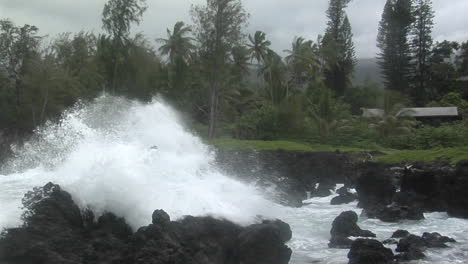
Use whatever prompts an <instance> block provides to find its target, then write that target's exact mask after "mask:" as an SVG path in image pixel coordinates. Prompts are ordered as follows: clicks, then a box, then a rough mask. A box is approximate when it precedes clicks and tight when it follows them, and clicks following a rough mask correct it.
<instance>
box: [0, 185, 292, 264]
mask: <svg viewBox="0 0 468 264" xmlns="http://www.w3.org/2000/svg"><path fill="white" fill-rule="evenodd" d="M23 203H24V205H25V207H26V209H27V213H26V214H25V215H24V219H25V223H24V226H23V227H21V228H14V229H8V230H6V231H5V232H4V233H3V234H2V235H1V237H0V263H2V264H3V263H7V264H30V263H34V264H83V263H86V264H117V263H118V264H241V263H243V264H254V263H260V264H286V263H288V262H289V259H290V256H291V250H290V249H289V248H288V247H287V246H286V245H285V242H287V241H288V240H290V239H291V237H292V232H291V229H290V227H289V225H288V224H286V223H284V222H282V221H280V220H274V221H264V222H263V223H261V224H256V225H251V226H248V227H241V226H239V225H237V224H234V223H232V222H229V221H227V220H219V219H215V218H212V217H191V216H187V217H185V218H183V219H181V220H179V221H171V220H170V217H169V215H168V214H167V213H166V212H164V211H163V210H156V211H154V213H153V215H152V220H153V224H150V225H148V226H145V227H141V228H140V229H138V231H137V232H136V233H133V232H132V229H131V228H130V226H129V225H128V224H127V223H126V222H125V220H124V219H123V218H119V217H117V216H115V215H113V214H111V213H105V214H103V215H102V216H100V217H99V218H98V219H97V220H96V219H95V216H94V214H93V213H92V212H91V211H89V210H87V211H84V212H81V211H80V209H79V208H78V207H77V206H76V204H75V203H74V202H73V200H72V199H71V196H70V194H68V193H67V192H65V191H63V190H61V188H60V186H58V185H54V184H51V183H49V184H47V185H46V186H44V187H42V188H36V189H35V190H34V191H33V192H30V193H28V194H27V195H26V196H25V198H24V200H23Z"/></svg>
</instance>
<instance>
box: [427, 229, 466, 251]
mask: <svg viewBox="0 0 468 264" xmlns="http://www.w3.org/2000/svg"><path fill="white" fill-rule="evenodd" d="M422 238H423V239H424V240H426V243H427V246H428V247H429V248H446V247H448V246H447V245H446V244H445V243H455V242H457V241H455V239H453V238H450V237H446V236H442V235H441V234H439V233H436V232H434V233H428V232H425V233H424V234H423V235H422Z"/></svg>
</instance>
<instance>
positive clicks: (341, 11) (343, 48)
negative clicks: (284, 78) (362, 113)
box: [321, 0, 356, 96]
mask: <svg viewBox="0 0 468 264" xmlns="http://www.w3.org/2000/svg"><path fill="white" fill-rule="evenodd" d="M349 2H350V0H330V5H329V7H328V10H327V18H328V22H327V29H326V31H325V35H324V36H323V39H322V41H321V46H322V47H321V50H322V54H323V60H324V62H325V69H324V75H325V84H326V86H327V87H328V88H329V89H331V90H333V91H334V92H335V94H336V95H338V96H342V95H343V94H344V92H345V91H346V90H347V88H349V87H350V85H351V77H352V73H353V71H354V66H355V64H356V55H355V51H354V43H353V33H352V30H351V24H350V22H349V19H348V16H347V14H346V12H345V8H346V7H347V5H348V4H349Z"/></svg>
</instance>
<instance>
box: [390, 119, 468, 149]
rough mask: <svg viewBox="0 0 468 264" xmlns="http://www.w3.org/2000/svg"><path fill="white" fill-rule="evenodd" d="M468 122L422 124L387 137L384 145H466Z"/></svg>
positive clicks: (446, 146)
mask: <svg viewBox="0 0 468 264" xmlns="http://www.w3.org/2000/svg"><path fill="white" fill-rule="evenodd" d="M466 135H468V123H466V122H460V123H455V124H445V125H442V126H440V127H431V126H423V127H420V128H418V129H415V130H413V131H412V133H411V134H405V135H400V136H395V137H390V138H387V139H386V140H385V142H384V144H383V145H384V146H386V147H389V148H394V149H417V150H419V149H422V150H428V149H433V148H451V147H459V146H468V138H467V137H466Z"/></svg>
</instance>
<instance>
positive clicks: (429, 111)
mask: <svg viewBox="0 0 468 264" xmlns="http://www.w3.org/2000/svg"><path fill="white" fill-rule="evenodd" d="M384 115H385V111H384V110H383V109H378V108H374V109H368V108H363V109H362V116H363V117H382V116H384ZM397 115H398V116H405V115H406V116H412V117H443V116H458V115H459V113H458V107H419V108H403V109H401V110H400V111H399V112H398V113H397Z"/></svg>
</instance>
